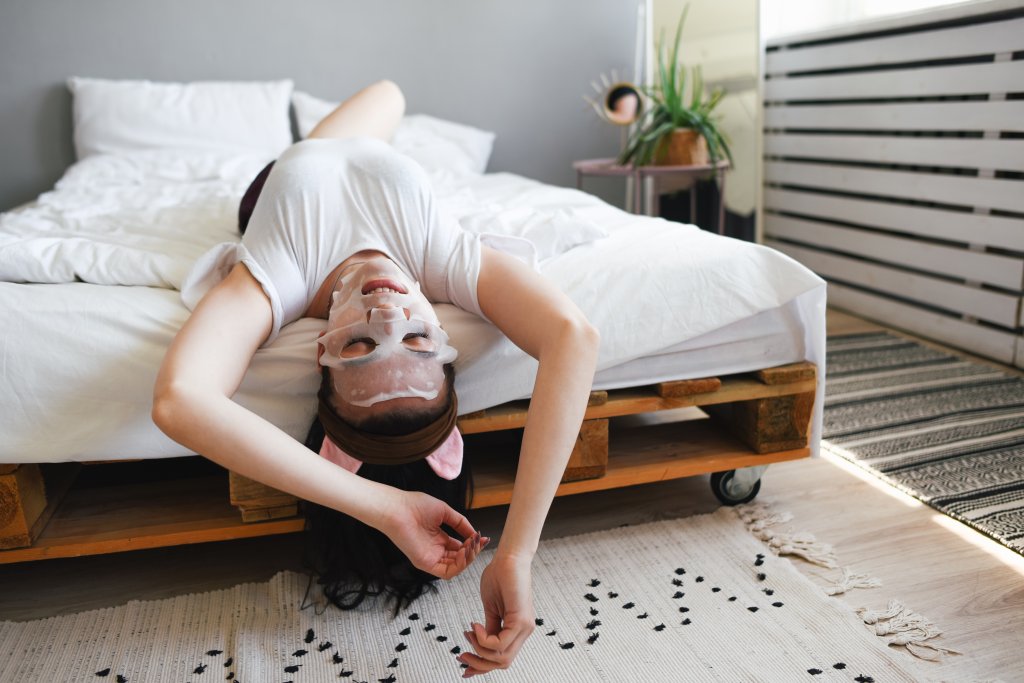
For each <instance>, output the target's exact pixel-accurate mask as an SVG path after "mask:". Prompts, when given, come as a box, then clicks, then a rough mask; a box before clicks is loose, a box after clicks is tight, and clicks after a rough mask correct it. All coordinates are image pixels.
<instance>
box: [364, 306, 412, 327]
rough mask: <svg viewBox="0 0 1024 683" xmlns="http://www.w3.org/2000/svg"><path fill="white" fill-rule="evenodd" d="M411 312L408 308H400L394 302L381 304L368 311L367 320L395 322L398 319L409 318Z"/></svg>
mask: <svg viewBox="0 0 1024 683" xmlns="http://www.w3.org/2000/svg"><path fill="white" fill-rule="evenodd" d="M410 317H411V313H410V311H409V309H408V308H399V307H398V306H396V305H394V304H381V305H379V306H374V307H373V308H371V309H370V310H369V311H367V312H366V322H368V323H370V322H374V321H379V322H394V321H396V320H402V319H403V318H404V319H405V320H409V319H410Z"/></svg>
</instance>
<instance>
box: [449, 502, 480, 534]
mask: <svg viewBox="0 0 1024 683" xmlns="http://www.w3.org/2000/svg"><path fill="white" fill-rule="evenodd" d="M442 523H443V524H447V525H448V526H450V527H451V528H452V529H454V530H455V533H457V534H459V535H460V536H463V537H465V538H469V537H470V536H472V535H473V534H475V533H476V529H474V528H473V525H472V524H470V523H469V520H468V519H466V516H465V515H462V514H459V513H458V512H456V511H455V510H453V509H452V508H451V507H450V506H448V505H445V506H444V519H443V520H442Z"/></svg>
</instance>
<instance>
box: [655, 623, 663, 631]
mask: <svg viewBox="0 0 1024 683" xmlns="http://www.w3.org/2000/svg"><path fill="white" fill-rule="evenodd" d="M654 630H655V631H664V630H665V624H658V625H657V626H655V627H654Z"/></svg>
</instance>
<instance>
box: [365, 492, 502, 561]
mask: <svg viewBox="0 0 1024 683" xmlns="http://www.w3.org/2000/svg"><path fill="white" fill-rule="evenodd" d="M395 494H396V496H397V500H396V503H395V505H394V506H392V507H391V510H392V514H391V515H390V516H389V519H388V520H387V521H386V522H385V523H384V524H383V525H382V526H381V528H380V530H381V531H382V532H383V533H384V534H386V535H387V537H388V538H390V539H391V541H392V543H394V544H395V545H396V546H398V549H399V550H401V551H402V552H403V553H404V554H405V556H406V557H408V558H409V561H410V562H412V564H413V566H414V567H416V568H417V569H421V570H423V571H425V572H427V573H428V574H432V575H434V576H436V577H438V578H441V579H451V578H453V577H455V576H458V575H459V574H460V573H461V572H462V571H463V570H464V569H465V568H466V567H468V566H469V565H470V564H471V563H472V562H473V560H474V559H476V556H477V555H478V554H479V553H480V551H481V550H483V548H484V547H485V546H486V545H487V544H488V543H489V542H490V540H491V539H490V538H482V537H481V536H480V533H479V532H477V531H476V530H475V529H473V525H472V524H470V523H469V520H468V519H466V517H465V515H461V514H459V513H458V512H456V511H455V510H453V509H452V508H451V507H450V506H448V505H447V504H446V503H444V502H442V501H440V500H438V499H437V498H434V497H433V496H430V495H428V494H426V493H421V492H419V491H401V490H396V491H395ZM442 524H446V525H448V526H449V527H451V528H452V529H453V530H454V531H455V533H457V534H458V535H460V536H462V537H463V540H462V541H460V540H458V539H456V538H453V537H451V536H449V535H448V534H447V533H446V532H445V531H444V530H443V529H442V528H441V525H442Z"/></svg>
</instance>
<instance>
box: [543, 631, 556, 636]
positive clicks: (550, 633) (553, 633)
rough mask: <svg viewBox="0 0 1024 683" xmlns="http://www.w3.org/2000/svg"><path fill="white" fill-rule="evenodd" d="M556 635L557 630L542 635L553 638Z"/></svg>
mask: <svg viewBox="0 0 1024 683" xmlns="http://www.w3.org/2000/svg"><path fill="white" fill-rule="evenodd" d="M556 633H558V631H557V630H555V631H548V632H547V633H545V634H544V635H546V636H553V635H555V634H556Z"/></svg>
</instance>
